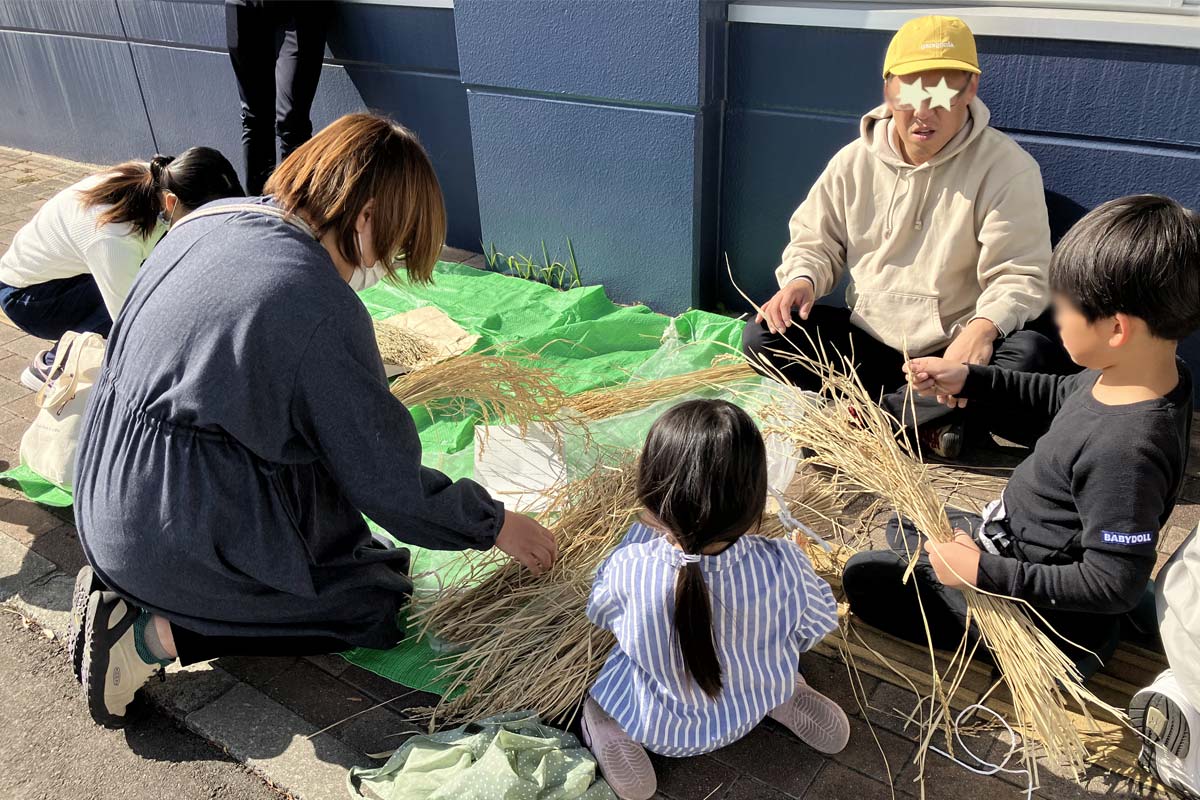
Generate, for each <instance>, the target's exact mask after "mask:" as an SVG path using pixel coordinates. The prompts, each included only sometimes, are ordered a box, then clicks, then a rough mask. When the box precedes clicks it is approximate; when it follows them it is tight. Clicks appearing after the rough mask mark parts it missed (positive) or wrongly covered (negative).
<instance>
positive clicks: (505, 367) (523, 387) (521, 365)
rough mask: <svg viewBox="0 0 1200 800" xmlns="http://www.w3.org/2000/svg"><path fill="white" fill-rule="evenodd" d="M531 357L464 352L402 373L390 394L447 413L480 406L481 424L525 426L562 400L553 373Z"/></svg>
mask: <svg viewBox="0 0 1200 800" xmlns="http://www.w3.org/2000/svg"><path fill="white" fill-rule="evenodd" d="M533 360H534V357H533V356H528V355H522V357H521V358H520V359H518V358H515V357H513V356H509V355H500V354H497V353H495V352H486V351H485V352H480V353H467V354H465V355H461V356H455V357H454V358H449V359H446V360H445V361H439V362H438V363H436V364H430V365H428V366H424V367H421V368H420V369H416V370H413V371H412V372H409V373H408V374H406V375H402V376H401V377H399V378H397V379H396V380H395V381H394V382H393V383H392V394H393V395H395V396H396V397H397V398H398V399H399V400H400V402H402V403H404V405H406V406H409V407H412V406H419V405H423V406H425V407H426V408H427V409H429V410H430V411H433V412H440V413H449V414H457V413H467V412H470V411H478V412H479V414H480V417H481V418H482V420H481V422H482V424H483V425H496V424H499V423H501V422H515V423H517V424H518V425H519V426H521V430H522V431H524V426H525V425H526V424H527V423H529V422H531V421H532V420H535V419H546V418H547V417H549V416H551V415H553V413H554V412H555V411H557V410H558V409H559V408H560V407H561V406H562V403H563V393H562V391H560V390H559V388H558V387H557V386H555V385H554V382H553V375H552V373H551V372H550V371H549V370H546V369H542V368H540V367H537V366H534V365H533V364H532V363H531V362H532V361H533Z"/></svg>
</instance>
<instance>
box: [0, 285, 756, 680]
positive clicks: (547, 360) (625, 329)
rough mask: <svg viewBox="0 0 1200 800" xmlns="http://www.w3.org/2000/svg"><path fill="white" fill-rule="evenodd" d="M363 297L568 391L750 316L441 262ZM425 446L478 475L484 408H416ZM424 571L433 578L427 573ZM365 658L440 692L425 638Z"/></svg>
mask: <svg viewBox="0 0 1200 800" xmlns="http://www.w3.org/2000/svg"><path fill="white" fill-rule="evenodd" d="M361 297H362V299H363V301H364V303H365V304H366V306H367V308H368V310H370V312H371V315H372V316H373V317H375V318H377V319H382V318H384V317H388V316H392V315H393V314H397V313H401V312H404V311H411V310H412V309H415V308H419V307H421V306H427V305H435V306H437V307H439V308H440V309H442V310H443V311H445V312H446V313H447V314H448V315H449V316H450V317H451V318H452V319H453V320H454V321H455V322H457V323H458V324H459V325H461V326H463V328H465V329H466V330H468V331H470V332H471V333H475V334H478V335H479V336H480V340H479V343H478V344H477V345H476V349H480V348H484V347H489V346H492V345H511V346H519V347H521V348H522V349H524V350H526V351H528V352H535V353H538V354H539V361H540V363H539V365H540V366H542V367H545V368H547V369H549V370H550V371H552V372H553V373H554V375H555V382H556V384H557V385H558V386H559V388H561V389H562V390H563V391H564V392H566V393H568V394H576V393H579V392H583V391H587V390H589V389H595V388H597V387H601V386H613V385H618V384H621V383H625V382H627V381H629V380H630V379H633V378H638V377H643V378H645V377H649V378H659V377H665V376H668V375H675V374H679V373H684V372H691V371H694V370H698V369H703V368H705V367H708V366H709V365H710V364H711V363H712V360H713V359H714V358H715V357H717V356H720V355H727V354H729V353H732V352H735V351H736V350H737V349H738V347H739V346H740V343H741V336H742V327H743V325H744V323H742V322H740V321H737V320H731V319H729V318H727V317H722V316H719V315H716V314H709V313H706V312H703V311H689V312H687V313H685V314H682V315H680V316H679V317H676V318H674V319H672V318H670V317H667V316H664V315H661V314H655V313H654V312H652V311H650V309H648V308H646V307H644V306H618V305H617V304H615V303H613V302H612V301H611V300H609V299H608V297H607V295H605V293H604V290H603V288H602V287H598V286H589V287H583V288H580V289H572V290H571V291H567V292H561V291H558V290H556V289H552V288H550V287H548V286H544V285H542V284H537V283H533V282H530V281H525V280H521V279H518V278H512V277H508V276H505V275H499V274H496V273H489V272H483V271H480V270H477V269H473V268H471V267H466V266H463V265H461V264H446V263H442V264H439V265H438V268H437V271H436V273H435V275H434V283H433V284H432V285H429V286H415V285H408V284H405V285H403V286H393V285H391V284H386V283H381V284H377V285H376V286H374V287H373V288H371V289H369V290H367V291H365V292H363V293H362V294H361ZM413 417H414V419H415V420H416V422H417V428H418V430H419V431H420V436H421V444H422V446H423V448H424V462H425V463H426V464H427V465H428V466H431V467H435V468H437V469H440V470H442V471H444V472H446V473H447V474H448V475H450V476H451V477H452V478H464V477H471V475H472V472H473V465H474V452H473V447H472V444H473V441H474V427H475V424H476V423H477V422H478V418H477V417H476V416H474V415H460V416H443V415H434V416H431V415H430V414H429V413H427V412H426V411H425V410H424V409H423V408H416V409H413ZM0 480H5V481H6V482H9V483H12V484H16V485H17V486H19V487H20V488H21V489H22V490H23V491H24V492H25V493H26V494H27V495H28V496H29V497H30V499H32V500H35V501H37V502H40V503H44V504H46V505H59V506H67V505H70V503H71V498H70V494H69V493H67V492H64V491H63V490H61V489H59V488H57V487H55V486H53V485H51V484H49V483H48V482H46V481H44V480H42V479H41V478H39V477H38V476H36V475H34V474H33V473H32V472H31V471H29V470H28V469H26V468H24V467H19V468H17V469H13V470H10V471H8V472H6V473H3V474H0ZM462 557H463V556H461V555H459V554H456V553H445V552H435V551H426V550H421V549H420V548H414V549H413V566H412V572H413V575H414V576H418V577H417V578H416V580H414V583H415V584H416V587H417V590H418V591H430V590H433V589H435V588H436V586H437V582H436V579H435V578H434V577H432V576H431V575H429V574H428V573H431V572H434V571H438V572H441V573H443V574H444V573H445V572H446V571H447V570H448V569H451V568H452V566H453V564H454V562H456V561H458V560H459V559H461V558H462ZM423 574H424V577H420V576H422V575H423ZM345 655H346V658H347V659H349V660H350V661H352V662H353V663H355V664H358V665H360V666H362V667H364V668H366V669H369V670H371V671H373V672H376V673H378V674H379V675H382V676H384V677H387V678H390V679H392V680H395V681H397V682H400V683H403V684H405V685H407V686H409V687H412V688H417V689H425V690H428V691H434V692H440V691H442V690H443V689H444V687H443V686H441V685H440V684H439V683H438V681H437V679H436V669H435V667H434V665H433V664H432V661H433V660H434V659H435V658H436V654H435V653H434V652H433V651H432V650H431V648H430V647H429V645H428V644H427V643H426V642H425V641H408V642H405V643H404V644H402V645H400V646H399V647H396V648H394V649H392V650H386V651H378V650H362V649H359V650H354V651H351V652H350V653H347V654H345Z"/></svg>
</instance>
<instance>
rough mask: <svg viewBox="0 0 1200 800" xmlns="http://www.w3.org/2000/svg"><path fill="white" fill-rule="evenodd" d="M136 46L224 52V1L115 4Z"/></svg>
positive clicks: (124, 0) (136, 0)
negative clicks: (150, 44)
mask: <svg viewBox="0 0 1200 800" xmlns="http://www.w3.org/2000/svg"><path fill="white" fill-rule="evenodd" d="M116 3H117V7H118V8H119V9H120V11H121V20H122V21H123V22H124V24H125V31H126V33H127V34H128V35H129V38H130V39H132V40H133V41H135V42H162V43H169V44H183V45H191V46H194V47H212V48H217V49H222V50H223V49H224V48H225V3H224V0H116Z"/></svg>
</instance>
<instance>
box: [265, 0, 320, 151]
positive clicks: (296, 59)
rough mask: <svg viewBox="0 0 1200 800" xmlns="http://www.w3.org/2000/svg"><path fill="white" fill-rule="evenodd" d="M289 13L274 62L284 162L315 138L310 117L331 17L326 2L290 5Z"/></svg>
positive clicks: (277, 111) (277, 115) (277, 123)
mask: <svg viewBox="0 0 1200 800" xmlns="http://www.w3.org/2000/svg"><path fill="white" fill-rule="evenodd" d="M282 10H283V9H281V11H282ZM287 11H288V13H289V15H290V18H289V19H288V21H287V22H286V23H285V26H284V31H285V32H284V39H283V44H282V45H281V47H280V49H279V58H278V60H277V61H276V62H275V87H276V95H275V128H276V131H277V132H278V134H279V145H280V155H281V156H282V157H283V158H287V157H288V156H289V155H291V153H292V151H293V150H295V149H296V148H297V147H299V146H300V145H302V144H304V143H305V142H307V141H308V140H309V139H310V138H312V119H311V117H310V113H311V111H312V104H313V98H314V97H315V96H316V94H317V83H318V82H319V81H320V80H321V65H322V62H323V61H324V58H325V36H326V33H327V31H328V28H329V18H330V14H331V9H330V6H329V4H328V3H324V2H304V3H289V4H288V8H287Z"/></svg>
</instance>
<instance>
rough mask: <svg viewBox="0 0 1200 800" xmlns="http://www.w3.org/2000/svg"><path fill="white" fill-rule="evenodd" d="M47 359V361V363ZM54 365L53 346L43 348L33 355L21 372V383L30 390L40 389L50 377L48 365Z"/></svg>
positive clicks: (36, 390)
mask: <svg viewBox="0 0 1200 800" xmlns="http://www.w3.org/2000/svg"><path fill="white" fill-rule="evenodd" d="M47 359H49V363H47ZM53 365H54V348H50V349H49V350H43V351H42V352H40V353H38V354H37V355H36V356H34V357H33V360H32V361H30V362H29V366H27V367H26V368H25V371H24V372H22V373H21V385H22V386H24V387H25V388H26V389H28V390H29V391H31V392H38V391H41V389H42V387H43V386H45V385H46V381H48V380H49V379H50V367H51V366H53Z"/></svg>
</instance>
